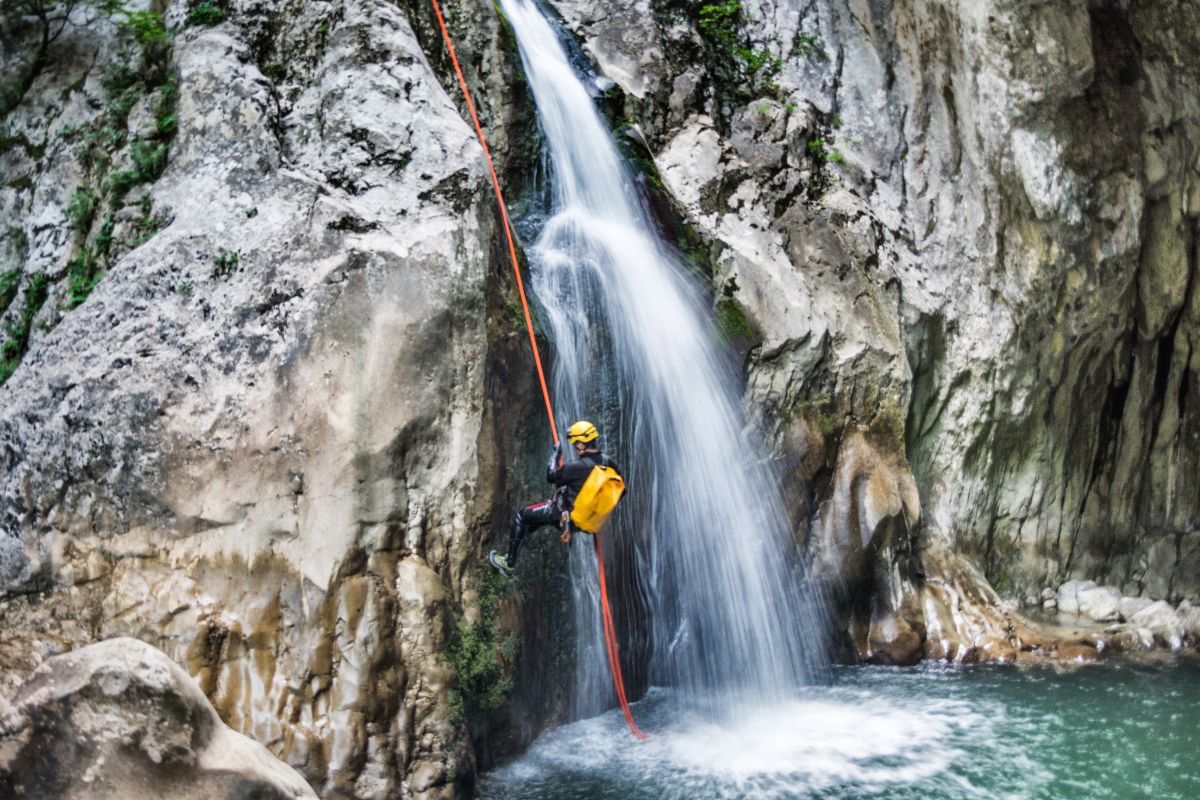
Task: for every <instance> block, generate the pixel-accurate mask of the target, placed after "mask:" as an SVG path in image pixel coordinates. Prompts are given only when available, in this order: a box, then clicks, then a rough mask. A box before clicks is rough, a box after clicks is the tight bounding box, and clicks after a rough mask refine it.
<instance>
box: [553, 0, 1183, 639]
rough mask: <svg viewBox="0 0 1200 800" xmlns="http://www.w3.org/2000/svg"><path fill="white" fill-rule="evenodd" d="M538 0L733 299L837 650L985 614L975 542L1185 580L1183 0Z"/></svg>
mask: <svg viewBox="0 0 1200 800" xmlns="http://www.w3.org/2000/svg"><path fill="white" fill-rule="evenodd" d="M555 5H556V7H557V8H558V9H559V10H560V12H561V13H562V14H563V16H564V18H565V19H566V21H567V24H568V25H569V27H570V28H571V29H572V30H573V31H575V32H576V33H577V34H578V35H580V36H581V37H582V38H583V40H584V42H585V45H584V46H585V49H586V50H587V51H588V52H589V53H590V54H591V55H592V56H593V57H594V58H595V60H596V62H597V63H598V64H599V66H600V68H601V69H602V70H603V71H604V72H605V73H606V74H607V75H608V76H609V77H610V78H612V80H614V81H616V82H617V83H618V84H619V85H620V86H621V87H622V89H623V90H624V98H623V108H624V111H623V114H624V116H625V117H626V118H628V119H631V120H635V121H636V122H637V123H639V125H640V126H641V129H642V132H643V133H644V134H645V136H646V139H647V140H648V142H649V148H650V155H651V156H652V157H653V159H654V161H655V163H656V165H657V167H658V169H659V171H660V173H661V176H662V180H663V182H664V183H665V185H666V187H667V189H668V190H669V192H670V193H671V194H672V195H673V196H674V198H675V199H676V200H677V201H678V203H679V204H680V206H681V207H682V209H683V211H684V212H685V214H686V216H687V218H688V220H689V221H690V222H691V223H692V224H693V225H695V226H696V227H697V228H699V229H700V230H701V231H703V233H704V234H705V235H706V237H707V239H708V242H709V244H710V245H711V247H712V252H713V253H714V257H713V259H712V260H713V264H714V289H715V292H716V310H717V313H718V316H719V317H725V316H727V315H729V314H732V315H734V318H735V319H736V318H737V315H738V314H739V313H744V314H745V319H746V322H748V323H749V326H750V328H752V330H745V331H743V338H744V339H746V340H747V341H746V345H744V346H749V345H750V344H753V348H752V349H750V350H749V353H748V357H747V359H746V372H747V379H748V390H747V403H748V404H750V405H751V406H752V407H754V408H757V409H759V410H761V411H762V412H763V413H764V415H765V419H766V421H767V424H768V425H769V426H771V427H773V428H774V430H775V431H776V433H777V436H778V441H779V443H780V454H781V456H782V458H783V459H784V467H785V471H786V472H787V474H788V479H789V484H790V486H791V490H792V492H793V494H794V496H795V497H796V509H795V517H796V519H797V522H798V527H800V528H801V529H802V530H804V529H807V530H808V532H809V533H808V535H809V537H810V541H811V544H812V546H813V547H814V548H816V551H817V552H818V553H819V554H820V557H821V559H822V561H823V562H824V563H825V564H826V565H828V566H829V567H830V568H831V569H830V571H833V570H840V571H841V573H842V578H843V582H844V583H843V585H842V586H840V587H835V590H837V591H840V592H842V596H843V599H844V601H845V602H844V604H843V607H844V613H846V614H847V617H846V618H845V622H846V624H847V626H848V630H849V632H850V633H851V638H852V640H853V642H854V644H855V645H856V647H857V649H858V650H859V652H860V653H861V654H862V655H867V656H870V657H874V658H879V659H881V660H885V661H887V660H896V659H899V660H907V659H910V658H913V657H915V656H917V655H920V654H921V652H922V651H924V653H925V655H928V656H933V657H945V654H946V653H945V650H946V648H945V646H943V644H942V642H943V640H945V641H950V640H956V641H957V642H959V644H963V643H965V645H966V646H968V647H969V646H971V645H972V644H976V645H977V644H979V643H980V642H983V643H985V644H986V643H987V642H988V641H990V639H989V637H990V638H996V637H999V638H1006V637H1008V636H1010V635H1011V634H1012V631H1013V629H1014V624H1015V623H1014V621H1013V620H1011V619H1006V618H1005V617H1004V616H1003V615H997V614H995V613H986V607H987V606H994V605H995V594H994V593H992V592H991V589H990V588H989V587H987V586H986V585H985V584H983V583H982V582H980V581H979V579H978V577H976V578H974V579H971V580H969V581H968V584H971V585H974V586H975V587H976V590H970V591H966V590H963V589H962V585H963V584H962V581H961V580H960V579H961V578H963V577H964V576H967V575H970V574H972V573H973V572H974V570H973V568H972V566H971V565H972V564H975V565H978V566H979V568H980V569H982V571H983V572H984V574H985V575H986V577H987V578H989V579H990V580H991V582H992V583H993V584H995V586H996V587H997V588H998V589H999V590H1000V591H1001V592H1002V593H1004V594H1005V595H1008V596H1009V597H1013V598H1016V599H1026V598H1029V599H1030V600H1033V601H1034V602H1036V601H1037V595H1038V592H1039V591H1040V589H1041V588H1042V587H1043V586H1046V585H1057V583H1058V582H1060V581H1061V580H1063V579H1064V578H1065V577H1067V576H1084V577H1090V578H1096V579H1099V580H1101V581H1104V582H1108V583H1110V584H1112V585H1116V586H1120V587H1122V588H1123V589H1124V591H1125V592H1126V593H1139V592H1140V593H1145V594H1149V595H1153V596H1156V597H1170V598H1173V599H1178V598H1180V597H1184V596H1188V595H1194V594H1196V593H1197V592H1200V531H1197V524H1198V523H1200V492H1197V490H1196V478H1195V475H1196V474H1197V466H1198V464H1197V460H1198V459H1200V400H1198V399H1197V391H1198V390H1200V372H1198V371H1197V367H1198V365H1200V360H1198V348H1197V341H1198V337H1200V328H1198V327H1197V325H1198V323H1200V317H1198V316H1197V312H1198V311H1200V288H1198V287H1197V280H1196V273H1197V236H1196V233H1197V217H1198V215H1200V202H1198V201H1200V172H1198V167H1200V160H1198V153H1200V150H1198V149H1197V145H1198V144H1200V127H1198V124H1200V84H1198V79H1200V62H1198V61H1197V60H1196V55H1195V53H1196V49H1195V44H1196V42H1195V41H1193V39H1194V32H1195V30H1197V28H1196V25H1195V22H1196V14H1197V11H1196V9H1195V8H1194V7H1192V6H1191V5H1189V4H1181V3H1174V2H1151V3H1129V2H1120V1H1119V0H1113V2H1091V3H1088V2H1082V1H1080V2H1068V3H1044V2H1011V1H1008V0H991V1H990V2H985V3H976V4H968V5H954V4H949V5H947V4H933V5H929V4H926V5H923V6H922V5H918V6H905V5H901V6H890V5H887V4H878V3H868V2H849V3H825V2H814V3H803V4H794V3H776V2H758V1H755V0H748V2H745V3H741V4H740V5H739V4H711V5H710V6H708V7H707V10H700V9H695V8H692V7H691V6H689V5H688V4H683V3H673V2H667V1H666V0H664V1H663V2H637V1H636V0H631V1H630V2H622V3H619V4H618V5H619V6H620V7H621V10H620V11H619V12H616V13H614V12H613V10H612V9H611V8H607V9H605V10H604V12H603V13H601V12H600V11H599V10H598V9H597V8H596V7H595V4H591V3H578V2H574V0H561V1H560V2H557V3H556V4H555ZM743 327H744V324H743ZM954 576H957V578H956V577H954ZM956 587H957V588H956ZM976 591H978V592H982V594H979V595H977V599H982V600H983V602H981V603H978V604H977V605H981V606H983V607H984V608H983V609H982V610H983V611H984V612H985V613H984V614H983V617H984V619H983V620H982V621H967V620H965V619H959V621H958V622H953V619H954V617H955V614H952V613H949V612H950V610H951V609H952V608H958V607H959V606H960V605H964V606H965V605H971V603H970V599H971V598H970V595H972V594H975V592H976ZM964 592H965V593H964ZM989 597H990V598H992V599H991V600H988V599H987V598H989ZM948 620H949V621H950V622H949V624H950V626H951V628H953V627H954V626H957V627H958V631H957V635H955V634H954V631H953V630H952V631H951V635H950V636H949V639H946V636H945V634H946V631H945V629H946V627H947V624H948V622H947V621H948ZM927 632H928V635H927ZM923 643H924V644H923Z"/></svg>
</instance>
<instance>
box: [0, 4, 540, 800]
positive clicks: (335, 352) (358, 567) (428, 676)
mask: <svg viewBox="0 0 1200 800" xmlns="http://www.w3.org/2000/svg"><path fill="white" fill-rule="evenodd" d="M210 5H211V4H210ZM218 5H219V8H220V9H223V11H221V12H220V13H219V14H217V15H216V16H217V17H218V18H217V19H207V20H204V21H205V22H210V23H213V24H202V23H200V22H197V21H196V19H195V15H194V14H191V12H189V8H188V5H187V4H185V3H172V4H171V5H170V6H169V7H168V8H167V13H166V20H167V23H168V25H171V26H175V25H179V26H182V30H181V31H180V32H178V33H177V34H176V35H175V36H174V39H173V41H172V42H171V44H170V46H169V54H168V55H166V56H163V55H162V54H161V53H160V54H158V56H157V58H158V59H159V62H158V63H161V64H164V65H165V72H166V74H167V75H169V76H170V78H169V79H168V81H167V83H165V84H164V86H162V87H143V86H142V84H140V83H138V82H137V81H138V78H137V77H136V75H137V70H138V69H139V68H144V64H145V63H146V61H147V60H148V59H149V56H145V55H144V54H143V55H134V56H130V55H129V53H130V52H133V53H135V54H136V53H138V52H140V51H139V50H138V47H137V42H136V41H135V40H133V39H131V34H130V33H129V32H128V31H125V32H122V31H121V30H118V28H117V26H116V25H115V24H113V23H111V22H109V21H105V20H100V21H92V22H85V21H83V20H80V24H79V25H76V26H68V27H67V28H65V30H64V32H63V34H62V36H61V37H60V39H59V41H58V42H56V43H55V45H54V47H53V49H52V51H51V63H50V64H49V65H48V66H46V67H45V68H44V69H42V70H41V72H40V74H39V75H38V76H37V77H36V79H35V80H34V81H33V83H32V85H31V86H30V88H29V90H28V92H27V93H26V94H25V96H24V98H23V99H22V100H21V101H20V103H19V104H18V105H17V106H16V108H15V109H13V110H12V111H11V113H9V114H8V115H7V116H6V117H5V119H4V125H5V126H6V127H5V131H6V133H5V137H6V138H5V142H6V144H5V149H4V152H3V155H2V156H0V157H2V158H3V173H4V175H5V176H6V182H7V186H5V187H4V188H3V189H0V208H3V225H4V229H5V230H6V231H9V232H10V233H11V235H10V236H9V237H8V238H9V241H8V246H9V249H8V251H7V256H8V260H7V261H6V269H7V268H8V267H10V266H11V267H13V268H15V271H16V273H18V280H17V281H16V287H17V288H16V293H15V297H13V298H12V302H11V304H9V303H6V306H7V310H6V312H5V317H4V319H5V321H6V322H8V323H10V324H13V325H15V324H17V322H18V318H19V316H20V315H21V314H22V313H24V309H25V308H26V307H27V303H26V298H27V297H32V296H33V293H34V292H35V291H37V290H39V286H40V287H47V286H48V288H43V289H40V291H43V293H44V294H48V297H46V298H45V299H44V301H42V302H41V303H40V304H37V307H36V313H35V316H34V317H33V319H32V320H29V322H30V323H31V325H30V326H29V327H30V334H29V336H28V342H27V343H26V344H25V345H23V346H22V347H21V348H13V352H14V353H16V352H18V351H19V350H22V351H25V352H24V353H23V356H24V357H23V359H21V361H20V366H19V368H17V369H16V371H15V373H13V374H12V376H11V378H9V379H8V381H7V382H6V383H5V384H4V385H3V387H0V397H3V403H2V404H0V442H2V445H0V590H2V591H3V593H4V595H5V596H6V597H7V600H8V602H7V603H6V604H5V606H6V607H5V609H4V611H5V619H6V623H5V626H4V627H5V634H4V636H5V650H6V655H5V661H6V665H5V666H6V667H8V668H9V669H10V670H12V672H11V673H9V674H8V675H6V678H7V679H8V680H11V679H12V677H13V674H14V673H15V674H19V673H20V672H23V671H24V670H25V669H29V668H31V667H32V666H34V665H35V664H36V662H37V660H39V659H40V657H41V656H42V655H43V654H44V653H43V652H39V650H40V651H44V650H46V649H51V652H52V651H53V650H52V648H61V647H66V646H72V645H74V644H78V643H80V642H86V641H89V640H91V639H98V638H106V637H109V636H113V635H124V634H128V635H133V636H137V637H139V638H143V639H145V640H147V641H149V642H152V643H154V644H155V645H157V646H158V647H160V648H162V649H163V650H164V651H166V652H167V653H168V654H169V655H170V656H171V657H172V658H173V659H175V660H176V661H177V662H178V663H180V664H183V665H185V666H186V667H187V669H188V670H189V672H191V673H192V674H193V675H194V676H195V677H196V678H197V679H198V680H199V682H200V685H201V686H202V688H203V689H204V691H205V692H206V693H207V694H208V696H209V697H210V698H211V699H212V700H213V702H214V705H215V706H216V707H217V709H218V710H219V711H220V712H221V714H222V716H223V718H224V719H225V720H226V721H227V722H228V723H229V724H230V725H232V726H233V727H234V728H235V729H237V730H238V731H240V732H243V733H245V734H248V735H250V736H252V737H253V738H255V739H257V740H259V741H261V742H263V743H264V744H266V745H267V746H268V747H269V748H270V749H271V750H272V751H273V752H275V753H277V754H278V755H279V756H280V757H281V758H283V759H284V760H285V761H287V762H288V763H289V764H291V765H293V766H295V767H296V768H297V769H298V770H300V771H301V772H302V773H303V774H304V776H305V777H306V778H307V779H308V780H309V781H310V782H311V783H312V784H313V786H315V787H317V788H318V789H319V790H321V792H322V793H323V794H324V795H325V796H327V797H343V796H345V797H348V796H354V797H379V798H383V797H399V796H429V797H432V796H447V795H449V794H452V793H453V792H454V787H453V783H452V782H453V780H454V779H455V774H456V772H458V771H459V770H460V761H462V765H461V766H463V769H462V774H469V771H470V770H469V764H470V760H469V757H468V756H469V754H468V753H466V751H465V749H464V745H462V744H461V742H462V739H461V737H460V736H459V733H458V727H457V724H456V723H455V722H454V721H453V715H452V713H451V709H450V706H449V697H448V692H447V690H448V687H449V685H450V682H451V677H452V675H451V671H450V668H449V665H448V663H447V659H446V656H445V651H446V646H447V640H448V636H449V635H450V632H451V630H452V626H453V615H454V613H455V612H456V611H461V610H462V609H465V610H466V612H465V613H467V615H468V617H470V615H471V614H472V613H473V609H474V606H475V600H474V588H473V587H474V580H475V579H474V577H473V576H468V574H467V565H468V564H475V563H477V561H478V558H479V549H480V547H481V545H482V544H483V543H484V542H485V540H486V539H487V536H488V531H489V527H488V523H489V520H490V515H491V514H492V510H493V506H494V505H495V504H496V503H497V493H498V492H502V491H503V484H502V482H501V481H500V476H501V475H502V474H503V471H504V464H503V462H502V459H503V458H505V456H504V453H505V449H504V448H505V446H506V445H505V442H509V441H511V440H512V438H513V437H512V434H511V432H509V431H504V432H502V433H500V434H498V433H497V432H496V429H495V426H494V423H493V418H492V408H491V401H490V400H489V398H490V397H492V396H493V395H494V394H496V390H495V388H494V387H492V386H490V385H489V382H494V381H495V380H496V379H495V377H494V375H493V370H494V368H495V358H494V357H492V354H493V353H494V352H501V351H502V350H503V348H504V346H505V342H506V341H508V339H509V337H510V333H509V331H508V327H509V326H504V327H501V328H498V327H497V323H496V320H497V318H498V317H500V316H501V312H500V311H498V309H502V306H501V305H500V301H499V300H498V299H497V297H498V296H497V295H495V294H490V292H494V290H495V286H494V281H492V279H491V277H490V276H491V274H492V261H493V246H494V238H495V233H496V230H495V227H494V206H493V200H492V199H491V198H490V197H489V195H488V193H487V192H485V191H484V187H485V183H484V174H485V172H484V167H483V163H482V156H481V153H480V151H479V149H478V145H477V144H476V143H475V140H474V135H473V133H472V131H471V130H470V128H469V126H468V124H467V123H466V122H465V121H464V119H463V117H462V116H461V115H460V113H459V111H458V109H457V107H456V105H455V103H454V102H453V101H452V100H451V99H450V96H449V95H448V94H447V93H446V92H445V91H443V88H442V86H441V85H440V84H439V82H438V80H437V78H436V77H435V75H434V70H433V68H432V67H431V65H430V63H429V61H428V60H427V58H426V55H425V52H424V49H423V47H422V43H421V42H420V41H419V39H418V34H417V33H415V32H414V27H413V22H412V21H410V18H409V16H408V11H407V9H403V8H399V7H397V6H394V5H390V4H387V3H379V2H372V1H371V0H367V2H357V1H356V0H351V1H350V2H334V3H318V4H309V3H282V2H281V3H234V4H230V5H225V4H218ZM420 8H421V11H422V13H426V12H425V8H424V6H421V7H420ZM483 11H486V9H483V10H477V11H472V12H464V15H463V21H462V22H461V23H460V25H466V20H467V14H468V13H470V14H471V15H473V16H472V17H471V22H472V24H471V34H470V35H469V36H464V37H463V42H462V46H463V48H464V51H465V54H466V56H467V57H468V58H470V59H473V60H475V61H477V62H478V63H477V64H476V66H487V67H489V69H484V70H481V72H485V73H491V74H493V75H495V78H494V79H493V83H494V84H495V86H500V85H502V81H503V80H504V75H505V74H506V70H507V62H506V61H502V60H499V56H498V55H497V53H498V51H497V48H496V35H497V32H498V31H499V24H498V21H497V20H496V19H495V17H494V16H493V15H491V14H490V13H488V14H484V13H482V12H483ZM189 14H191V16H189ZM415 19H416V20H417V22H418V23H419V24H421V25H427V23H426V22H425V21H424V19H423V17H421V16H416V17H415ZM118 21H119V20H118ZM9 52H13V53H16V52H18V51H17V50H16V49H14V50H12V51H9V50H8V48H7V47H6V53H9ZM489 60H490V61H489ZM492 61H494V62H496V63H490V62H492ZM122 68H124V69H127V70H131V71H133V73H134V76H135V77H132V78H129V81H131V82H132V83H131V86H132V87H133V88H132V89H131V91H143V92H145V94H146V95H147V97H150V96H152V95H153V96H156V97H157V96H161V95H162V94H163V93H164V92H166V91H168V90H167V88H165V87H166V86H168V85H169V86H171V87H173V90H174V91H175V92H176V93H177V95H176V97H175V98H174V99H173V113H172V114H171V118H170V119H169V120H166V118H165V116H164V117H163V118H161V119H159V120H158V125H156V123H155V119H154V118H153V114H152V113H147V114H144V115H142V116H143V117H147V119H142V120H141V121H139V120H140V119H141V118H140V117H139V110H138V109H139V106H137V105H135V106H134V108H133V109H132V110H128V109H126V110H127V111H128V116H127V117H119V116H117V115H114V114H112V113H111V108H112V107H113V105H114V104H115V103H117V102H120V100H121V96H120V95H118V94H117V93H116V92H114V90H113V85H112V78H111V76H112V75H113V74H115V72H116V71H117V70H119V69H122ZM495 86H492V87H491V88H489V87H488V86H483V85H481V86H480V87H479V95H480V100H481V102H482V104H483V105H484V112H485V113H488V114H495V115H497V116H496V118H497V120H500V119H501V115H502V114H503V113H504V109H505V106H501V105H500V104H499V103H498V102H497V97H498V95H497V94H496V93H495V91H493V90H494V89H495ZM139 87H141V88H140V89H139ZM138 102H139V103H141V104H142V105H146V104H151V105H153V103H155V102H157V101H156V100H154V99H153V97H151V99H149V100H146V101H145V102H143V101H140V100H139V101H138ZM166 123H169V125H168V124H166ZM146 126H148V127H149V129H150V130H149V133H145V132H143V128H145V127H146ZM168 127H169V128H170V131H169V132H170V133H171V134H172V135H171V136H165V135H161V134H162V133H163V131H164V130H167V129H168ZM498 127H499V128H500V130H504V128H505V126H504V125H503V124H501V125H499V126H498ZM156 128H157V132H156ZM94 142H99V143H100V146H101V149H102V150H104V152H103V157H104V160H99V159H98V158H97V157H96V156H95V154H94V153H88V148H90V147H91V145H92V144H93V143H94ZM159 144H163V145H165V146H166V148H167V150H166V155H165V158H164V159H163V160H165V170H163V171H162V172H161V176H157V177H155V176H154V175H153V174H152V172H150V171H147V172H146V173H145V174H143V173H140V172H137V170H138V169H140V162H139V161H138V154H139V153H140V154H141V155H142V156H145V153H146V152H147V149H148V148H153V147H157V146H158V145H159ZM495 145H496V146H497V148H498V150H499V152H500V153H501V154H503V153H504V151H505V146H506V143H505V139H504V137H503V135H499V136H497V138H496V141H495ZM139 148H141V149H140V150H139ZM85 155H86V156H87V157H85ZM121 171H126V172H130V173H131V174H133V175H135V176H138V181H137V185H136V186H134V187H133V188H132V189H126V190H124V191H118V190H114V188H113V187H114V186H116V185H117V183H118V180H119V179H118V178H116V177H114V176H116V175H117V174H118V173H119V172H121ZM142 178H144V180H143V179H142ZM120 180H123V179H120ZM130 180H134V179H133V178H131V179H130ZM81 193H84V194H89V195H91V196H92V198H93V200H92V202H93V204H94V206H95V208H96V211H95V213H94V216H95V219H94V221H91V220H84V221H82V222H80V221H79V220H78V219H76V216H77V215H76V214H75V213H74V212H75V208H74V207H73V206H72V200H73V198H74V197H75V196H76V195H77V194H81ZM150 209H152V211H148V210H150ZM143 215H146V216H150V215H152V216H153V218H154V220H155V222H154V225H153V227H154V228H159V229H158V230H157V231H154V230H151V231H150V233H152V234H153V235H151V236H149V237H140V236H139V235H138V234H139V233H140V232H141V231H140V229H139V227H138V226H137V225H136V224H134V223H136V222H137V221H138V220H140V219H144V218H145V216H143ZM109 220H113V221H114V222H115V225H114V224H109ZM105 227H107V231H105V230H104V228H105ZM72 228H74V230H72ZM100 236H105V237H107V239H106V241H105V242H104V244H103V247H104V249H103V251H101V249H100V248H101V245H100V243H99V237H100ZM143 238H145V239H146V240H145V241H142V239H143ZM85 250H86V251H87V252H88V253H89V257H94V258H97V259H99V258H101V257H102V256H103V257H104V260H103V262H102V263H103V277H102V278H100V279H98V282H94V283H95V285H94V288H92V289H91V292H90V295H85V296H86V300H84V301H82V302H81V303H78V304H76V303H75V302H73V300H72V296H71V293H72V292H73V291H75V290H76V289H78V287H77V286H76V285H75V284H73V279H74V277H75V275H76V273H77V272H78V270H77V269H76V266H77V265H76V266H70V265H71V264H73V263H74V262H73V258H74V257H76V256H78V255H79V254H80V253H81V252H83V251H85ZM96 274H97V275H99V274H100V271H99V270H97V271H96ZM37 276H43V277H37ZM75 305H78V307H73V306H75ZM6 355H7V353H6ZM520 366H521V365H520V364H519V363H518V364H515V365H514V368H519V367H520ZM518 385H520V382H518ZM510 393H511V392H510ZM518 394H519V392H518ZM502 499H503V498H502ZM504 502H505V503H506V502H507V500H506V499H504ZM485 552H486V551H485ZM28 593H32V594H33V595H34V597H35V599H34V600H32V601H24V600H21V599H20V595H22V594H28ZM43 593H45V594H43Z"/></svg>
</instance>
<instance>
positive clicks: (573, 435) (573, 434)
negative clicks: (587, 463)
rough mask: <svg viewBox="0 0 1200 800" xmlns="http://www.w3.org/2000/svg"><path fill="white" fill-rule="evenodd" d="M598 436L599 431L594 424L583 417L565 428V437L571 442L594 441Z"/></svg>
mask: <svg viewBox="0 0 1200 800" xmlns="http://www.w3.org/2000/svg"><path fill="white" fill-rule="evenodd" d="M599 438H600V431H598V430H596V426H595V425H593V424H592V423H590V422H588V421H587V420H584V419H581V420H580V421H579V422H576V423H575V424H574V425H572V426H571V427H569V428H567V439H569V440H570V442H571V444H578V443H579V442H584V443H587V442H594V441H596V440H597V439H599Z"/></svg>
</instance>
